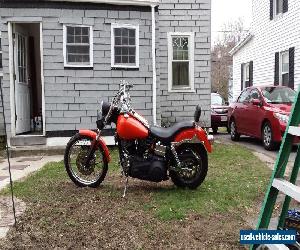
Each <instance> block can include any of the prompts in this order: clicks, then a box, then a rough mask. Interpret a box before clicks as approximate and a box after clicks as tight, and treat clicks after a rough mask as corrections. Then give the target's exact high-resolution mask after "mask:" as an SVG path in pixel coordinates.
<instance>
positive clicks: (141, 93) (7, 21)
mask: <svg viewBox="0 0 300 250" xmlns="http://www.w3.org/2000/svg"><path fill="white" fill-rule="evenodd" d="M0 7H1V9H0V16H1V26H0V30H1V35H2V51H3V52H2V57H3V86H4V87H3V89H4V106H5V114H6V117H7V121H8V124H7V130H8V132H9V137H10V138H13V139H15V138H18V137H19V138H20V137H26V136H31V137H32V136H40V137H41V138H49V137H54V136H68V135H70V134H72V133H74V131H76V130H78V129H81V128H95V121H96V114H97V109H98V105H99V102H100V100H110V98H111V97H112V96H113V94H114V93H115V91H116V90H117V89H118V87H119V83H120V80H121V79H125V80H127V81H130V82H132V83H133V84H134V85H135V88H134V90H133V91H132V101H133V106H134V107H135V109H136V110H138V111H139V112H140V113H141V114H142V115H144V116H145V117H146V118H147V119H149V121H150V122H156V123H158V124H160V123H162V124H168V123H173V122H176V121H180V120H184V119H191V117H192V116H193V112H194V109H195V105H197V104H201V105H202V108H203V110H204V111H205V116H204V117H203V120H204V121H205V122H206V124H207V125H208V126H209V125H210V90H211V84H210V20H211V1H210V0H176V1H174V0H160V1H159V0H64V1H59V0H55V1H53V0H40V1H37V0H30V1H28V0H26V1H24V0H23V1H19V0H2V1H1V2H0ZM15 141H18V140H11V143H12V144H14V143H13V142H15ZM45 141H46V139H45Z"/></svg>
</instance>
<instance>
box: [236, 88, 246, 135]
mask: <svg viewBox="0 0 300 250" xmlns="http://www.w3.org/2000/svg"><path fill="white" fill-rule="evenodd" d="M248 99H249V90H248V89H245V90H244V91H243V92H242V93H241V95H240V97H239V98H238V100H237V102H236V105H235V107H234V110H233V112H232V113H233V117H234V119H235V123H236V126H237V130H238V132H239V133H243V132H244V131H245V122H244V119H245V112H244V110H245V108H246V106H247V102H248Z"/></svg>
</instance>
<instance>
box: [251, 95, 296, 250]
mask: <svg viewBox="0 0 300 250" xmlns="http://www.w3.org/2000/svg"><path fill="white" fill-rule="evenodd" d="M299 125H300V91H298V93H297V95H296V99H295V102H294V105H293V108H292V112H291V116H290V120H289V123H288V126H287V128H286V131H285V134H284V137H283V141H282V144H281V147H280V151H279V154H278V157H277V160H276V163H275V167H274V170H273V173H272V177H271V180H270V183H269V186H268V189H267V192H266V196H265V199H264V202H263V206H262V209H261V212H260V216H259V219H258V223H257V227H256V229H268V227H269V224H270V220H271V217H272V213H273V209H274V206H275V203H276V199H277V196H278V193H279V191H280V192H282V193H284V194H285V195H286V196H285V200H284V203H283V206H282V211H281V215H280V217H279V221H278V226H277V228H283V226H284V221H285V218H286V216H287V213H288V209H289V205H290V202H291V199H292V198H293V199H295V200H297V201H298V202H300V187H298V186H296V185H295V183H296V180H297V176H298V172H299V167H300V146H298V148H297V155H296V159H295V163H294V166H293V169H292V172H291V175H290V179H289V181H287V180H285V179H284V174H285V171H286V167H287V163H288V161H289V157H290V154H291V151H292V147H293V140H294V138H295V136H298V137H300V127H299ZM257 247H258V246H256V245H255V246H251V247H250V249H256V248H257ZM267 247H268V248H269V249H288V248H287V247H286V246H285V245H276V246H275V245H273V246H267Z"/></svg>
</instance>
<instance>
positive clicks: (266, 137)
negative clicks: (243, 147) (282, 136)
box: [264, 125, 272, 146]
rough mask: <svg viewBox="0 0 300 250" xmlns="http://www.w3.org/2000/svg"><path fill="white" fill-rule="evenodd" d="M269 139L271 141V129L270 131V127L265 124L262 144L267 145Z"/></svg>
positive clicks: (269, 142)
mask: <svg viewBox="0 0 300 250" xmlns="http://www.w3.org/2000/svg"><path fill="white" fill-rule="evenodd" d="M271 141H272V131H271V128H270V127H269V126H268V125H266V126H265V127H264V144H265V145H266V146H269V145H270V144H271Z"/></svg>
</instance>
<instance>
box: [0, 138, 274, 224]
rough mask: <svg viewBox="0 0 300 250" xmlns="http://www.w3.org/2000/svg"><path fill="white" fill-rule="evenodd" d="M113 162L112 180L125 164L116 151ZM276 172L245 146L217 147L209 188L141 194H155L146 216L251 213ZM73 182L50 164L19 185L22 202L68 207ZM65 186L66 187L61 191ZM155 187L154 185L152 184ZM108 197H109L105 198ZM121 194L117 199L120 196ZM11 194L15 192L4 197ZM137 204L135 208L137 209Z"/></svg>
mask: <svg viewBox="0 0 300 250" xmlns="http://www.w3.org/2000/svg"><path fill="white" fill-rule="evenodd" d="M112 158H113V162H112V163H111V164H110V171H111V172H110V174H111V175H115V174H116V173H117V171H119V165H118V162H119V159H118V154H117V151H116V150H113V151H112ZM270 174H271V171H270V170H269V169H268V168H267V167H266V166H265V164H264V163H263V162H261V161H260V160H259V159H258V158H257V157H255V156H254V155H253V154H252V153H251V151H249V150H248V149H245V148H244V147H240V146H235V145H234V146H233V145H221V144H217V145H215V146H214V152H213V153H212V154H211V155H209V171H208V175H207V177H206V180H205V181H204V183H203V184H202V185H201V187H199V188H198V189H197V190H192V191H191V190H183V189H178V188H176V187H174V186H162V187H161V188H158V189H155V190H154V191H153V190H152V191H148V190H146V189H144V190H142V191H139V192H137V194H136V195H140V196H141V201H140V202H143V200H142V199H143V197H142V196H143V195H144V194H145V193H146V192H147V193H150V192H151V194H150V197H151V199H150V201H149V202H147V203H145V205H142V207H143V208H144V210H146V211H148V212H150V213H152V212H153V213H154V214H155V215H156V216H157V217H158V218H160V219H161V220H172V219H183V218H185V217H186V216H187V215H188V214H189V213H193V212H196V213H199V214H201V215H202V216H209V215H211V214H214V213H226V212H228V211H230V212H234V211H243V210H248V209H250V208H251V207H253V205H255V203H256V202H257V199H258V198H260V197H261V196H262V194H263V193H264V192H265V189H266V186H267V183H268V181H269V178H270ZM67 182H70V180H69V178H68V177H67V175H66V172H65V169H64V165H63V163H62V162H60V163H49V164H47V165H46V166H45V167H44V168H43V169H42V170H40V171H38V172H36V173H35V174H33V175H31V176H29V177H28V178H27V179H26V180H25V181H21V182H15V184H14V190H15V194H16V196H17V197H19V198H21V199H24V200H25V201H29V202H43V201H47V202H50V201H52V200H53V201H55V202H58V203H59V202H64V201H65V199H66V194H65V192H64V187H65V186H66V185H67V184H66V183H67ZM58 183H61V185H58ZM150 185H151V184H150ZM104 186H105V188H104V189H102V190H100V192H101V194H102V195H107V196H110V197H112V199H113V198H116V196H120V194H119V192H120V191H119V190H116V189H115V187H114V185H109V184H108V183H107V182H106V183H105V184H104ZM76 192H77V191H76V189H75V191H74V193H71V195H70V193H68V197H67V198H68V201H76V197H77V196H76ZM103 192H104V193H103ZM116 193H117V195H116ZM7 194H9V189H5V190H3V191H1V192H0V195H7ZM133 204H134V203H133ZM70 223H71V222H70Z"/></svg>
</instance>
